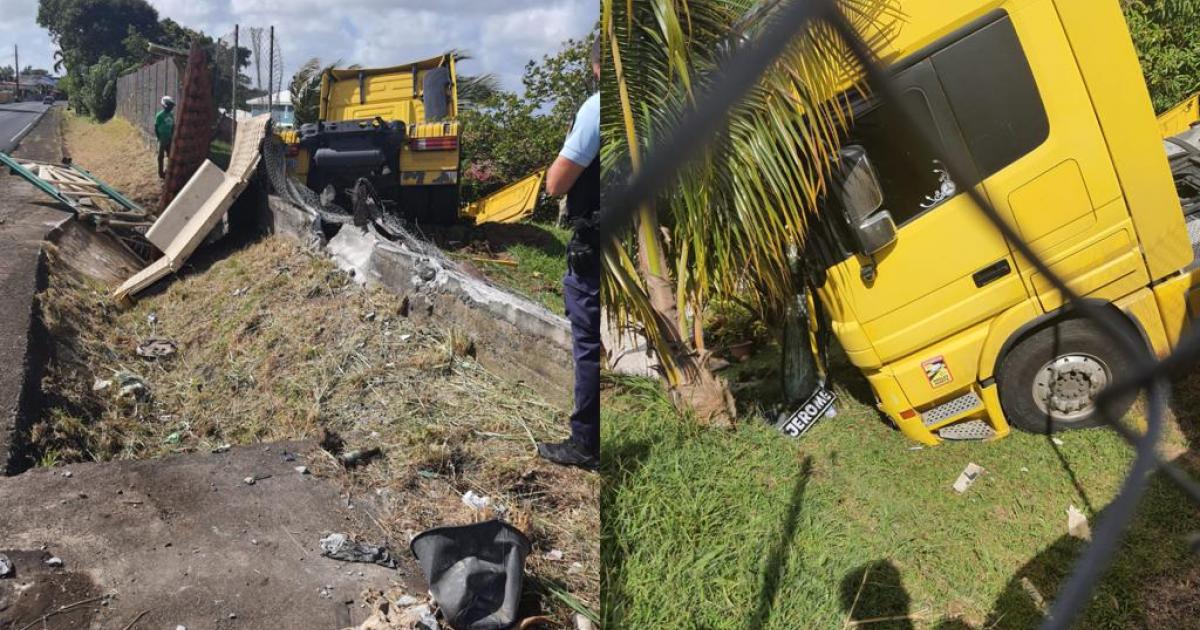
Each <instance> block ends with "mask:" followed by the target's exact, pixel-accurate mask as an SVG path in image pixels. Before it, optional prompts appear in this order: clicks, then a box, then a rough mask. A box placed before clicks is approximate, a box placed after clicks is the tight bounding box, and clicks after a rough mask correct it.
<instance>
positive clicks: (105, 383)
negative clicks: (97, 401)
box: [92, 378, 113, 392]
mask: <svg viewBox="0 0 1200 630" xmlns="http://www.w3.org/2000/svg"><path fill="white" fill-rule="evenodd" d="M112 384H113V382H112V380H110V379H99V378H98V379H96V380H95V381H94V382H93V383H92V391H94V392H102V391H104V390H106V389H108V388H109V387H112Z"/></svg>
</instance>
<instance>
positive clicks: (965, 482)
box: [954, 462, 986, 494]
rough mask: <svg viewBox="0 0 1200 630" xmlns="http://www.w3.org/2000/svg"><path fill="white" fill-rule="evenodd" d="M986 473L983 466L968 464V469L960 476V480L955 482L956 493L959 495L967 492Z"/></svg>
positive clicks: (973, 463)
mask: <svg viewBox="0 0 1200 630" xmlns="http://www.w3.org/2000/svg"><path fill="white" fill-rule="evenodd" d="M984 472H986V471H985V470H984V469H983V466H980V465H979V464H976V463H975V462H971V463H969V464H967V467H966V468H964V469H963V471H962V473H960V474H959V475H958V479H955V480H954V491H955V492H958V493H959V494H962V493H963V492H966V491H967V488H970V487H971V484H973V483H975V480H976V479H978V478H979V476H980V475H982V474H983V473H984Z"/></svg>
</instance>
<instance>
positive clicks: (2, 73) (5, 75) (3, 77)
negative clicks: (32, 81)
mask: <svg viewBox="0 0 1200 630" xmlns="http://www.w3.org/2000/svg"><path fill="white" fill-rule="evenodd" d="M15 78H16V72H14V71H13V67H12V66H0V81H7V82H11V81H13V80H14V79H15Z"/></svg>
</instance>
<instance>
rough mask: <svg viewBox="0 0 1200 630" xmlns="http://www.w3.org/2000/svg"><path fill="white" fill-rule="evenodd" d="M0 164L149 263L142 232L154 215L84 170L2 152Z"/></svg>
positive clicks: (148, 248)
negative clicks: (15, 156)
mask: <svg viewBox="0 0 1200 630" xmlns="http://www.w3.org/2000/svg"><path fill="white" fill-rule="evenodd" d="M0 164H4V165H5V166H7V167H8V168H9V170H10V172H12V173H13V174H14V175H18V176H20V177H23V178H25V180H26V181H28V182H29V183H31V184H33V185H34V186H36V187H37V188H38V189H39V190H41V191H42V192H44V193H46V194H47V195H49V196H50V197H52V198H54V199H55V200H56V201H58V202H60V203H62V204H63V205H64V206H66V207H67V209H68V210H70V211H71V212H72V213H74V214H75V216H76V217H78V219H79V220H80V221H81V222H83V223H85V224H87V225H89V226H91V227H92V228H93V229H94V230H95V231H97V232H107V233H108V234H111V235H113V236H114V237H116V238H117V240H118V242H120V244H121V245H122V247H123V248H124V249H125V250H126V251H128V252H129V253H130V254H132V255H134V256H135V257H136V258H138V259H140V260H142V261H143V262H144V261H146V260H148V258H149V254H150V252H151V248H150V244H149V243H147V242H146V237H145V236H144V234H143V233H144V232H145V229H146V227H147V226H149V225H150V222H151V219H152V218H153V215H152V214H151V213H150V212H147V211H146V210H145V209H143V208H142V207H140V206H138V205H137V204H136V203H134V202H132V201H130V200H129V199H127V198H126V197H125V196H123V195H122V194H121V193H119V192H117V191H116V190H114V189H113V188H111V187H110V186H108V184H106V183H104V182H103V181H101V180H99V179H98V178H96V176H95V175H92V174H91V173H89V172H88V171H87V170H86V169H84V168H83V167H80V166H78V165H75V164H52V163H50V162H40V161H36V160H29V159H24V158H21V159H16V158H13V157H12V156H10V155H7V154H5V153H0Z"/></svg>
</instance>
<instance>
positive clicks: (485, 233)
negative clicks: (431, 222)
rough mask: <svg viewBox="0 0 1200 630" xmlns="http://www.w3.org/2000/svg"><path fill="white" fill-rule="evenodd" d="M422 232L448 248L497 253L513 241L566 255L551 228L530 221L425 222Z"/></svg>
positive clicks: (451, 250)
mask: <svg viewBox="0 0 1200 630" xmlns="http://www.w3.org/2000/svg"><path fill="white" fill-rule="evenodd" d="M421 231H422V232H423V233H424V235H425V236H426V237H428V238H430V239H431V240H433V242H434V243H436V244H437V246H438V247H440V248H442V249H443V250H445V251H448V252H463V253H470V254H476V255H487V254H498V253H500V252H505V251H508V250H509V249H510V248H512V247H513V246H516V245H523V246H525V247H532V248H534V249H537V250H539V251H541V252H542V253H543V254H545V255H546V256H549V257H551V258H559V257H563V256H566V255H567V248H566V245H565V244H564V243H563V242H562V240H560V238H559V237H558V236H557V235H556V234H555V233H554V232H551V231H550V230H548V229H546V228H544V227H542V226H540V225H536V224H533V223H484V224H483V225H471V224H469V223H467V224H458V225H452V226H424V227H422V228H421Z"/></svg>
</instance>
